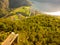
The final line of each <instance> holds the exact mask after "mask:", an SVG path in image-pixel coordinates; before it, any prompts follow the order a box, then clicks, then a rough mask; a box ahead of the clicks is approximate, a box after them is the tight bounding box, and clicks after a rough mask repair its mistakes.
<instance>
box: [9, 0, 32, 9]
mask: <svg viewBox="0 0 60 45" xmlns="http://www.w3.org/2000/svg"><path fill="white" fill-rule="evenodd" d="M30 5H31V4H30V2H29V1H28V0H9V6H10V8H18V7H20V6H30Z"/></svg>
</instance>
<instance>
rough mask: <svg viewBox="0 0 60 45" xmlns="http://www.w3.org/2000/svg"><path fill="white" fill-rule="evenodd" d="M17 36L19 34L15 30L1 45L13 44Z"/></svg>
mask: <svg viewBox="0 0 60 45" xmlns="http://www.w3.org/2000/svg"><path fill="white" fill-rule="evenodd" d="M17 37H18V34H15V33H14V32H12V33H11V34H10V35H9V36H8V37H7V39H6V40H5V41H4V42H2V44H1V45H11V44H12V43H13V42H14V40H15V39H16V38H17Z"/></svg>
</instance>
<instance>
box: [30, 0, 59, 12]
mask: <svg viewBox="0 0 60 45" xmlns="http://www.w3.org/2000/svg"><path fill="white" fill-rule="evenodd" d="M31 2H32V4H33V5H32V7H33V8H35V9H38V10H40V11H43V12H55V11H60V0H31Z"/></svg>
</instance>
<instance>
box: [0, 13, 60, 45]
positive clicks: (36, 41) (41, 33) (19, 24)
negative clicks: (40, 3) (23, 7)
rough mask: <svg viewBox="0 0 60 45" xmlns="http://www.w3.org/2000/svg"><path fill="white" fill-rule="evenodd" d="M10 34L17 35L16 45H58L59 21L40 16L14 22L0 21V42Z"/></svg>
mask: <svg viewBox="0 0 60 45" xmlns="http://www.w3.org/2000/svg"><path fill="white" fill-rule="evenodd" d="M10 32H15V33H18V34H19V36H18V37H19V40H18V42H19V43H18V44H17V45H60V19H58V18H56V17H54V16H49V15H43V14H40V15H36V16H31V17H29V18H25V19H23V20H15V21H12V20H10V19H5V18H4V19H0V42H3V41H4V39H6V37H7V35H9V34H10ZM20 40H21V41H20Z"/></svg>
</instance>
